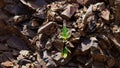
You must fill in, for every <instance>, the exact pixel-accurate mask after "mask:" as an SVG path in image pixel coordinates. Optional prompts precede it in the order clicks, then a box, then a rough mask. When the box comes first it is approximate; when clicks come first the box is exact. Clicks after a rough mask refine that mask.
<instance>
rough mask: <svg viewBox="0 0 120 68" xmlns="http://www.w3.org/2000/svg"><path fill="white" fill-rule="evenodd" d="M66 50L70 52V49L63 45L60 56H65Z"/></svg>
mask: <svg viewBox="0 0 120 68" xmlns="http://www.w3.org/2000/svg"><path fill="white" fill-rule="evenodd" d="M68 52H70V50H69V49H68V48H67V47H66V46H65V47H64V48H63V49H62V57H63V58H67V56H68Z"/></svg>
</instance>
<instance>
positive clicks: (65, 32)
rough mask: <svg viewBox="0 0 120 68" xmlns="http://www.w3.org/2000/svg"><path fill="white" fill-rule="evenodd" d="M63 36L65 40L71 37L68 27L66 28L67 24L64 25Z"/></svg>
mask: <svg viewBox="0 0 120 68" xmlns="http://www.w3.org/2000/svg"><path fill="white" fill-rule="evenodd" d="M61 36H62V39H63V40H67V39H68V38H69V37H70V35H69V32H68V29H67V28H66V26H63V28H62V35H61Z"/></svg>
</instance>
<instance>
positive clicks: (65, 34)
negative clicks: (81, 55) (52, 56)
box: [61, 26, 70, 58]
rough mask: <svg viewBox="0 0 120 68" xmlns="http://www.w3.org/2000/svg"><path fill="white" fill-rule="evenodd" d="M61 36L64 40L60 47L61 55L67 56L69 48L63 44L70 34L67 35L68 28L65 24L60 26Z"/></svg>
mask: <svg viewBox="0 0 120 68" xmlns="http://www.w3.org/2000/svg"><path fill="white" fill-rule="evenodd" d="M61 37H62V39H63V41H64V47H63V49H62V57H63V58H67V56H68V52H70V50H69V49H68V48H67V47H66V46H65V43H66V40H67V39H68V38H69V37H70V35H69V32H68V29H67V27H66V26H63V28H62V34H61Z"/></svg>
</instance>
